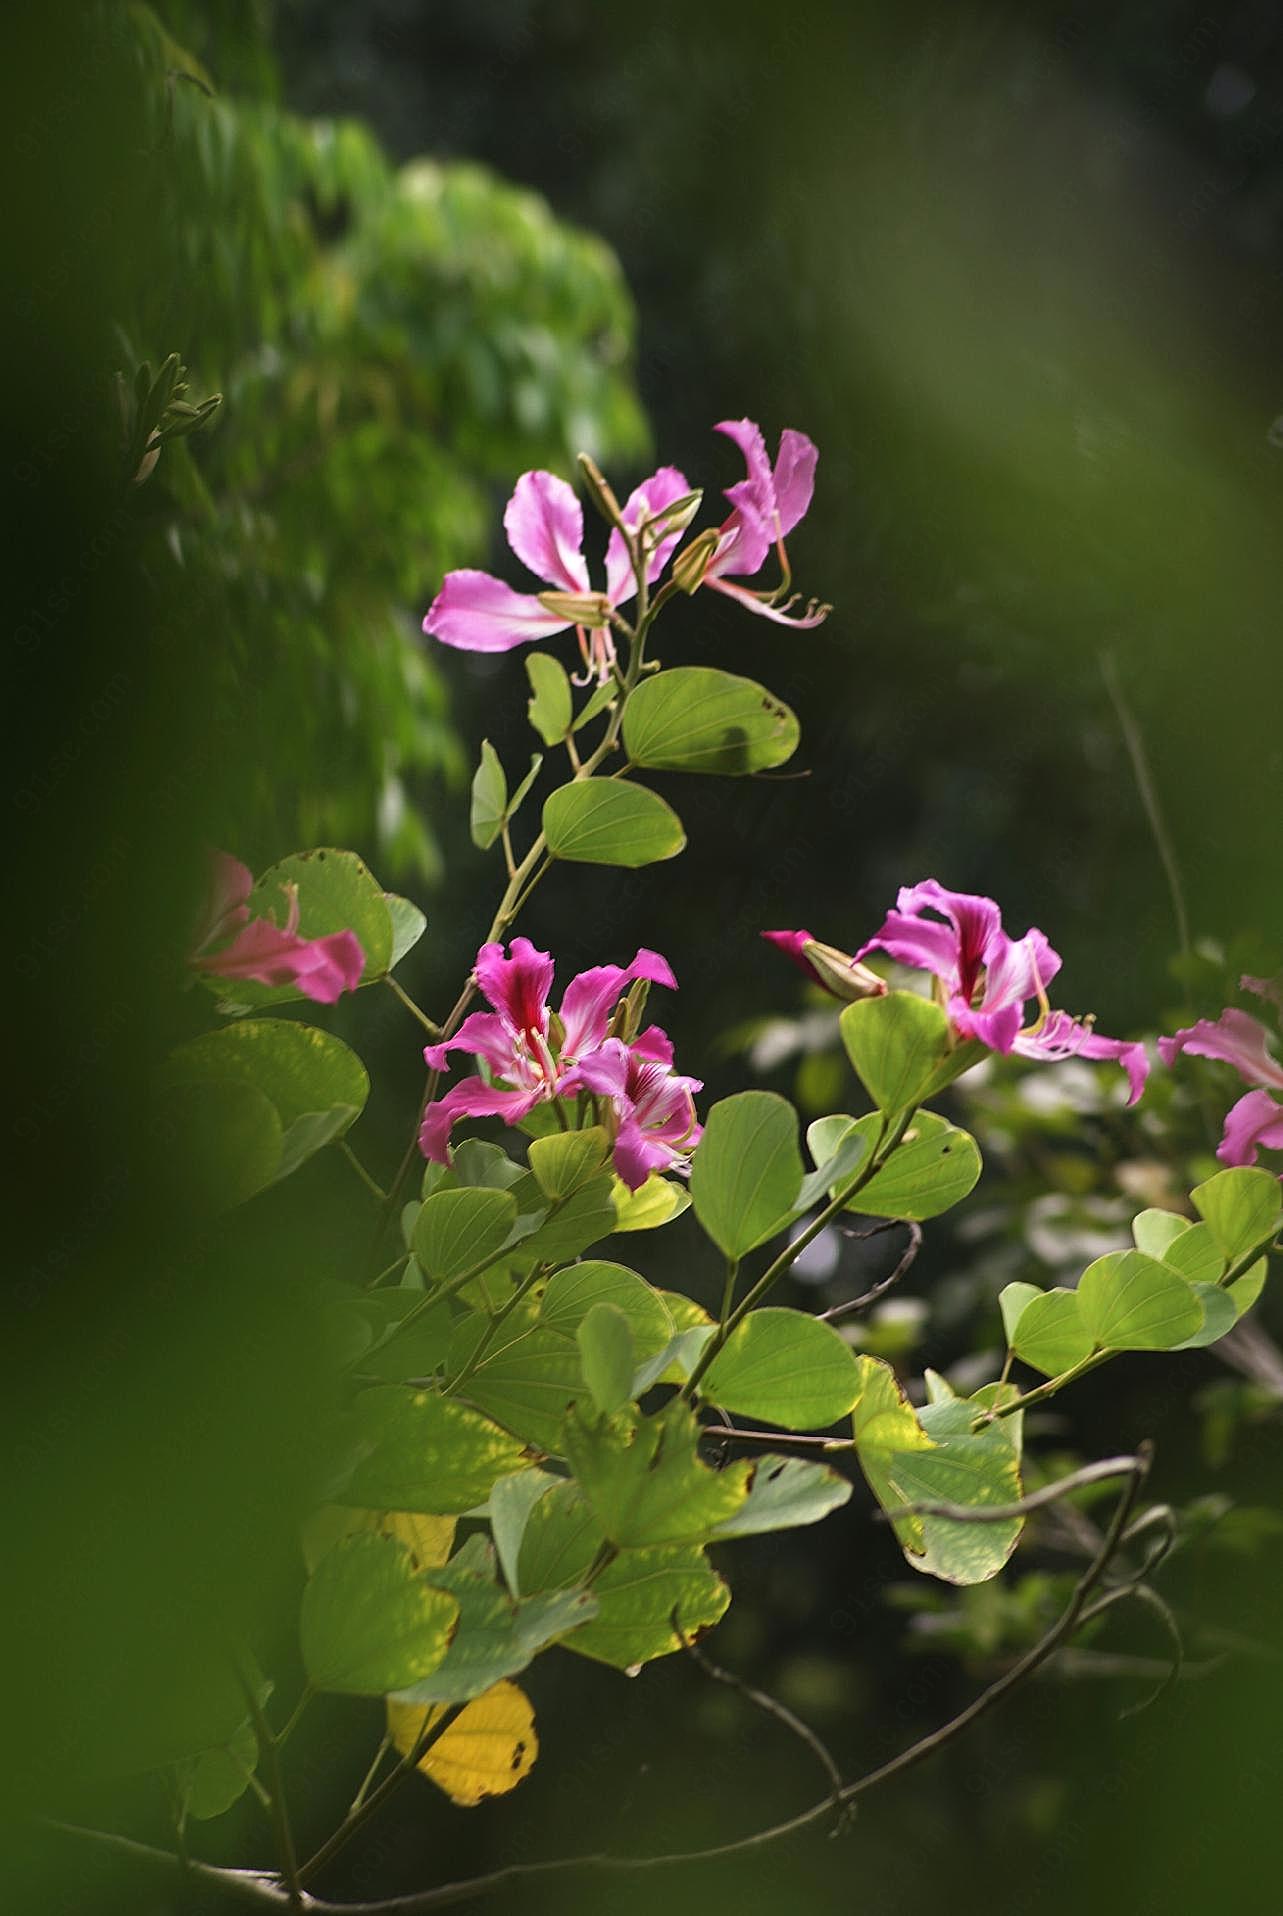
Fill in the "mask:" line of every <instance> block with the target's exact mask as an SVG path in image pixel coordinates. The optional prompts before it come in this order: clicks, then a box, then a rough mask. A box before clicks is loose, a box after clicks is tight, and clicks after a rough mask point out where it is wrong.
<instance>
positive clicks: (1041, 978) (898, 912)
mask: <svg viewBox="0 0 1283 1916" xmlns="http://www.w3.org/2000/svg"><path fill="white" fill-rule="evenodd" d="M762 935H763V937H765V938H768V939H770V941H771V942H772V943H773V944H776V945H778V946H780V947H781V949H783V950H784V951H786V952H787V953H788V955H789V956H790V957H791V958H792V959H793V960H794V962H795V963H797V964H800V965H801V967H802V969H803V970H804V971H807V972H809V973H810V975H811V976H812V977H813V978H814V979H815V980H816V982H817V983H819V984H822V985H824V987H825V989H826V990H828V991H831V992H832V993H833V995H834V996H835V997H838V996H847V997H855V996H868V995H870V994H871V992H873V991H876V989H877V988H878V985H879V982H880V981H879V980H877V979H876V978H874V977H873V974H871V973H870V972H868V970H867V968H866V967H864V966H863V964H862V962H861V961H862V960H863V959H864V958H865V957H866V956H867V954H868V953H869V952H871V951H884V952H885V953H886V954H887V956H888V957H889V958H894V959H895V961H896V963H897V964H901V965H908V966H910V967H911V968H912V969H914V970H917V971H926V972H929V973H930V975H931V977H932V978H933V979H934V980H935V989H936V994H937V996H938V998H939V1000H940V1002H941V1003H942V1004H943V1006H944V1008H945V1010H946V1011H947V1012H948V1014H949V1022H950V1024H951V1026H952V1027H953V1031H954V1033H955V1035H956V1036H957V1037H958V1038H959V1039H963V1040H965V1039H974V1040H976V1041H977V1042H978V1043H980V1044H982V1045H984V1046H985V1047H986V1048H987V1049H988V1050H990V1051H999V1052H1004V1053H1007V1052H1016V1053H1017V1054H1018V1055H1019V1056H1021V1057H1024V1058H1036V1059H1039V1060H1041V1061H1042V1062H1044V1063H1054V1062H1056V1061H1058V1060H1059V1059H1062V1058H1087V1059H1091V1060H1093V1061H1094V1060H1096V1059H1107V1060H1110V1061H1112V1062H1114V1063H1117V1064H1120V1065H1121V1066H1122V1067H1123V1069H1124V1071H1125V1072H1126V1073H1127V1081H1128V1085H1129V1088H1130V1096H1129V1098H1128V1102H1129V1103H1130V1104H1135V1102H1136V1100H1137V1099H1138V1098H1139V1097H1140V1095H1141V1093H1142V1091H1143V1090H1144V1089H1145V1081H1146V1079H1147V1077H1148V1076H1149V1058H1148V1057H1147V1055H1146V1052H1145V1047H1144V1045H1143V1044H1139V1043H1131V1042H1128V1041H1126V1040H1124V1039H1121V1038H1106V1037H1104V1036H1103V1035H1102V1034H1101V1033H1100V1032H1098V1031H1097V1030H1096V1029H1095V1026H1094V1024H1093V1021H1092V1019H1090V1018H1074V1017H1071V1016H1070V1014H1069V1013H1068V1012H1067V1011H1053V1010H1052V1008H1051V1006H1050V1004H1049V1003H1048V1001H1047V986H1048V985H1049V984H1050V983H1051V980H1052V979H1053V978H1054V977H1055V976H1056V973H1057V972H1058V971H1059V970H1060V955H1059V953H1058V952H1056V951H1053V949H1052V947H1051V945H1050V944H1049V942H1048V940H1047V938H1046V937H1045V935H1044V934H1043V933H1042V932H1041V931H1038V930H1036V929H1035V930H1030V931H1027V932H1026V933H1025V935H1024V937H1023V938H1011V937H1009V936H1008V934H1007V933H1006V932H1005V931H1004V930H1003V928H1002V913H1001V911H1000V910H999V909H998V906H997V905H996V904H995V903H994V901H993V899H992V898H982V897H979V896H977V895H976V894H975V893H972V892H960V891H946V890H945V888H944V886H943V885H941V884H938V883H937V881H936V880H935V879H934V878H927V879H924V880H923V881H922V883H921V884H918V885H905V886H902V887H901V889H900V892H899V895H898V897H897V899H896V908H895V910H894V911H891V912H888V913H887V916H886V921H885V923H884V924H883V926H882V929H881V931H879V932H877V933H876V934H875V936H874V937H872V938H870V939H869V940H868V942H867V943H866V944H865V945H863V946H862V947H861V948H860V950H859V951H857V952H856V953H855V955H854V957H853V958H851V959H850V961H849V964H850V968H851V970H852V972H853V973H854V974H855V975H856V977H857V978H859V977H860V976H861V974H863V980H864V981H865V982H864V983H863V985H862V987H861V988H858V989H855V990H851V991H847V992H840V991H838V990H836V989H835V986H834V984H833V983H832V982H831V981H830V979H829V978H827V977H825V976H824V975H823V973H822V972H821V971H820V970H819V969H817V967H816V965H815V963H814V962H813V959H812V957H811V956H810V955H809V954H808V946H809V947H812V948H814V947H815V945H816V941H815V940H814V939H812V938H811V936H810V934H809V933H808V932H797V931H768V932H764V933H763V934H762ZM818 949H819V951H820V952H821V953H823V952H825V951H827V950H828V948H827V947H825V946H820V947H818Z"/></svg>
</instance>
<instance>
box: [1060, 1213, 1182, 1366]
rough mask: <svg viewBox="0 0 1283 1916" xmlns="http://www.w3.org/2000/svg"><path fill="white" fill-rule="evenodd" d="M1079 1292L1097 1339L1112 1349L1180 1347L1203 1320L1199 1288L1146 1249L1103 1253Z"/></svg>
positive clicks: (1084, 1276) (1082, 1280)
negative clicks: (1195, 1289) (1149, 1253)
mask: <svg viewBox="0 0 1283 1916" xmlns="http://www.w3.org/2000/svg"><path fill="white" fill-rule="evenodd" d="M1177 1242H1178V1243H1179V1242H1180V1240H1179V1239H1178V1240H1177ZM1077 1295H1078V1302H1079V1305H1080V1307H1081V1310H1082V1320H1083V1323H1084V1324H1085V1326H1086V1328H1087V1331H1088V1333H1089V1335H1090V1336H1091V1338H1092V1341H1093V1342H1094V1343H1096V1344H1099V1345H1101V1346H1102V1347H1103V1348H1104V1349H1106V1350H1142V1351H1169V1350H1174V1349H1175V1348H1176V1346H1177V1345H1178V1344H1181V1343H1183V1342H1184V1341H1185V1339H1186V1338H1188V1337H1193V1336H1194V1335H1195V1333H1196V1332H1197V1331H1198V1330H1199V1329H1200V1328H1201V1327H1202V1323H1203V1307H1202V1305H1201V1304H1200V1302H1199V1300H1198V1294H1197V1293H1196V1292H1195V1291H1194V1290H1193V1289H1191V1287H1190V1285H1189V1284H1188V1283H1187V1282H1186V1281H1185V1279H1184V1278H1183V1277H1180V1276H1179V1275H1178V1274H1177V1273H1176V1272H1175V1271H1173V1270H1172V1269H1171V1268H1170V1266H1169V1265H1167V1264H1160V1263H1159V1262H1158V1260H1157V1259H1156V1258H1152V1257H1146V1256H1145V1254H1144V1252H1143V1251H1110V1252H1109V1253H1108V1254H1107V1255H1106V1256H1105V1257H1098V1258H1097V1259H1096V1261H1095V1263H1094V1264H1089V1265H1088V1267H1087V1269H1086V1270H1085V1271H1084V1272H1083V1274H1082V1276H1081V1278H1080V1279H1079V1280H1078V1293H1077Z"/></svg>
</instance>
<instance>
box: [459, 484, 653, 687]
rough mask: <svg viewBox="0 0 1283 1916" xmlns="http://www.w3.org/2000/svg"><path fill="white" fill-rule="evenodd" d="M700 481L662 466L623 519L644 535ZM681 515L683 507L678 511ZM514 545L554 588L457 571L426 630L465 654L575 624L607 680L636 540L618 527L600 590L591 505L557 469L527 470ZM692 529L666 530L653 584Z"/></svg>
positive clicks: (512, 527)
mask: <svg viewBox="0 0 1283 1916" xmlns="http://www.w3.org/2000/svg"><path fill="white" fill-rule="evenodd" d="M689 496H690V487H689V486H688V484H687V482H686V479H685V478H684V476H683V475H682V474H681V473H680V472H679V471H678V470H677V468H676V466H661V467H660V468H659V470H658V471H657V472H653V473H652V474H651V476H650V478H649V479H644V480H643V481H642V483H641V485H639V486H638V487H637V488H636V490H635V491H634V492H633V493H631V494H630V496H629V498H628V500H627V501H626V503H625V505H624V507H623V515H622V516H623V519H624V523H625V525H626V526H627V527H628V529H629V531H630V532H633V533H635V532H636V531H637V530H638V528H639V527H640V526H641V524H642V521H643V520H645V519H658V518H660V517H661V515H662V514H663V513H664V512H665V511H666V510H667V508H669V507H670V506H673V505H674V504H676V502H677V501H678V500H680V499H683V498H688V497H689ZM678 517H679V519H680V517H681V515H678ZM503 523H504V530H505V531H506V532H507V535H508V544H509V545H510V546H511V548H512V550H513V552H514V553H515V554H516V556H517V558H518V559H520V560H521V563H522V564H523V565H524V566H527V567H528V568H529V570H530V571H531V572H533V573H534V574H535V576H536V577H537V578H540V579H543V580H545V581H546V582H547V585H548V586H549V587H550V588H551V589H550V590H548V591H545V592H517V591H515V590H514V589H513V587H512V586H510V585H506V584H505V583H504V581H503V580H502V579H496V578H495V577H494V576H493V575H492V574H491V573H489V572H477V571H473V570H471V569H468V568H465V569H463V570H461V571H458V572H447V574H446V576H445V579H444V580H443V582H442V586H441V590H440V592H438V594H437V596H436V598H435V599H434V600H433V601H432V604H431V606H430V607H429V608H428V614H427V617H426V618H425V619H424V621H423V629H424V631H425V632H428V633H431V635H432V637H433V638H435V639H439V640H440V641H441V643H442V644H443V645H453V646H458V647H460V648H461V649H462V650H463V651H465V652H508V651H511V649H512V647H513V646H516V645H525V644H527V643H529V641H531V640H533V639H547V638H551V637H552V635H553V634H554V633H556V632H565V631H567V630H568V629H569V628H570V627H571V626H572V625H573V626H576V627H577V628H578V631H579V642H580V647H581V650H582V651H583V653H584V663H585V667H586V669H587V670H588V671H589V672H590V673H591V674H592V675H593V676H595V677H596V678H598V679H599V680H602V681H604V680H605V679H606V678H608V677H609V675H610V667H611V664H612V662H613V660H614V656H615V648H614V641H613V639H612V637H611V633H610V623H609V621H610V614H611V612H612V611H613V610H614V609H616V608H617V607H619V606H622V605H627V603H628V602H629V600H630V599H631V598H633V596H634V595H635V593H636V591H637V580H636V577H635V574H634V571H633V563H632V559H631V556H630V554H629V551H628V545H627V542H626V541H625V539H624V537H623V534H622V533H621V532H620V531H619V529H618V527H615V528H614V529H613V530H612V532H611V534H610V539H609V541H608V542H607V546H606V589H605V591H604V592H599V591H596V590H594V588H593V585H592V582H591V580H590V578H589V576H588V564H587V561H586V560H585V558H584V553H583V544H584V515H583V508H582V507H581V506H580V503H579V500H578V499H577V498H576V496H575V493H574V491H573V489H572V488H571V487H570V486H568V485H567V484H566V481H565V480H564V479H558V478H557V476H556V475H555V474H554V473H551V472H523V473H522V475H521V477H520V479H518V481H517V483H516V486H515V487H514V489H513V494H512V497H511V499H509V501H508V505H507V509H506V510H505V512H504V515H503ZM683 530H684V527H683V525H682V524H680V523H679V524H678V525H677V527H676V529H674V530H668V531H665V532H664V534H663V536H662V537H661V538H660V539H659V540H658V542H657V543H656V545H655V548H654V551H653V553H652V554H651V557H650V559H649V561H648V563H647V568H646V576H647V580H648V582H649V583H651V584H653V583H654V582H655V581H656V580H657V579H658V578H659V576H660V574H661V573H662V572H663V570H664V567H665V566H666V565H667V563H668V561H669V558H670V557H671V555H672V552H673V549H674V547H675V546H676V545H677V542H678V540H679V539H680V538H681V536H682V532H683Z"/></svg>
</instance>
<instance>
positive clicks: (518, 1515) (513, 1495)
mask: <svg viewBox="0 0 1283 1916" xmlns="http://www.w3.org/2000/svg"><path fill="white" fill-rule="evenodd" d="M562 1482H564V1479H563V1478H560V1477H553V1476H551V1475H550V1474H549V1472H548V1471H546V1470H537V1469H533V1468H532V1469H530V1470H517V1471H514V1472H513V1474H512V1476H510V1477H500V1479H499V1481H498V1483H496V1485H495V1487H494V1489H493V1490H492V1491H491V1492H490V1498H489V1511H490V1533H491V1535H492V1536H493V1538H494V1547H495V1554H496V1555H497V1557H498V1559H499V1567H500V1569H501V1570H502V1571H503V1575H504V1581H505V1582H506V1584H507V1586H508V1588H509V1590H510V1591H511V1592H512V1594H513V1596H514V1597H519V1596H520V1595H521V1582H520V1577H519V1575H518V1563H519V1561H520V1555H521V1539H522V1537H523V1536H524V1535H525V1531H526V1525H527V1523H528V1522H529V1521H530V1513H531V1511H532V1510H533V1509H534V1507H535V1505H536V1504H537V1503H538V1502H539V1499H540V1498H541V1497H545V1496H547V1494H548V1492H549V1491H550V1490H551V1489H553V1487H554V1486H555V1485H556V1484H559V1483H562Z"/></svg>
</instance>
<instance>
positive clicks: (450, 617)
mask: <svg viewBox="0 0 1283 1916" xmlns="http://www.w3.org/2000/svg"><path fill="white" fill-rule="evenodd" d="M569 624H570V621H569V620H568V619H557V618H554V617H553V615H552V614H551V613H550V612H546V611H545V610H544V608H543V606H541V605H540V603H539V601H538V599H537V598H536V597H535V595H534V594H533V593H531V592H514V591H513V589H512V587H511V586H510V585H505V584H504V582H503V580H502V579H496V578H494V577H493V575H492V574H491V573H489V572H473V571H470V570H468V569H467V568H464V569H463V570H462V571H459V572H447V573H446V575H445V578H444V579H443V580H442V582H441V590H440V591H439V592H438V594H437V596H436V598H435V599H434V600H433V601H432V604H431V605H430V606H429V607H428V613H427V617H426V618H425V619H424V621H423V629H424V631H425V632H428V633H431V635H432V637H433V638H434V639H439V640H440V641H441V643H442V645H453V646H457V647H458V649H459V650H460V651H462V652H510V651H511V650H512V648H513V647H514V646H515V645H526V644H528V643H529V642H530V641H531V640H532V639H548V638H551V637H552V635H553V633H554V632H565V631H566V630H568V628H569Z"/></svg>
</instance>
